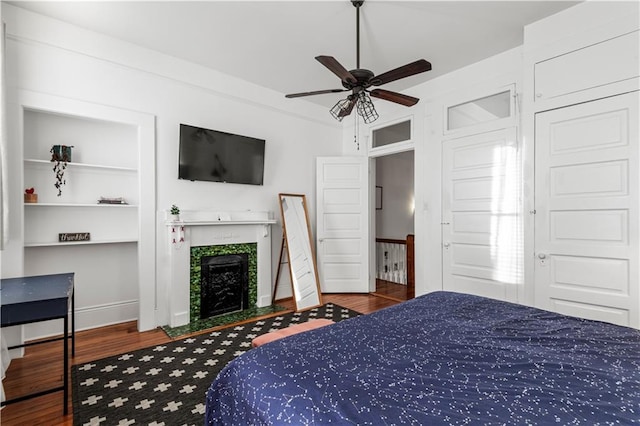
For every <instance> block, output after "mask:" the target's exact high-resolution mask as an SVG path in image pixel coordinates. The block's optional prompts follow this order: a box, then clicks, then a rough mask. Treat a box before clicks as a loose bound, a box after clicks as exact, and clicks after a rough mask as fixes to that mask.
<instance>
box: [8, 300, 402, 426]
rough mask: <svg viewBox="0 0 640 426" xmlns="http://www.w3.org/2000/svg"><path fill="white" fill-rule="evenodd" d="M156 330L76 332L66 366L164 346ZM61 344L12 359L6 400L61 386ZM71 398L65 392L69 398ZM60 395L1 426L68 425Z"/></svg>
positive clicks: (32, 403)
mask: <svg viewBox="0 0 640 426" xmlns="http://www.w3.org/2000/svg"><path fill="white" fill-rule="evenodd" d="M323 302H324V303H329V302H331V303H335V304H337V305H340V306H343V307H345V308H349V309H352V310H354V311H357V312H361V313H364V314H367V313H371V312H374V311H377V310H379V309H382V308H386V307H388V306H391V305H395V304H396V303H398V302H396V301H394V300H391V299H386V298H381V297H376V296H373V295H369V294H325V295H323ZM277 303H278V304H279V305H281V306H284V307H286V308H290V309H293V301H292V300H281V301H278V302H277ZM169 341H171V338H169V337H168V336H167V335H166V334H165V332H164V331H162V330H161V329H159V328H158V329H155V330H152V331H146V332H143V333H139V332H138V331H137V330H136V323H135V322H127V323H122V324H116V325H112V326H108V327H101V328H95V329H91V330H86V331H80V332H78V333H76V356H75V358H73V359H72V361H71V362H72V364H81V363H85V362H87V361H91V360H94V359H100V358H105V357H108V356H112V355H116V354H119V353H123V352H127V351H132V350H136V349H141V348H145V347H148V346H153V345H158V344H161V343H165V342H169ZM61 353H62V343H61V342H51V343H43V344H41V345H37V346H34V347H29V348H27V349H26V352H25V356H24V357H23V358H18V359H14V360H12V361H11V365H10V366H9V369H8V370H7V374H6V378H5V379H4V380H3V382H2V384H3V386H4V389H5V393H6V395H7V398H13V397H16V396H19V395H24V394H26V393H31V392H34V391H37V390H42V389H46V388H49V387H56V386H60V384H61V383H62V374H63V373H62V371H63V366H62V357H61ZM69 395H71V392H70V393H69ZM61 403H62V392H55V393H51V394H48V395H44V396H41V397H38V398H33V399H29V400H26V401H22V402H18V403H15V404H11V405H8V406H5V407H4V408H3V409H2V411H0V423H1V424H2V425H6V426H9V425H29V426H35V425H47V426H51V425H73V407H72V405H71V396H69V401H68V402H67V404H68V408H69V414H68V415H66V416H65V415H63V414H62V413H63V411H62V405H61Z"/></svg>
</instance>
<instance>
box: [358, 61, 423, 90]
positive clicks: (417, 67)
mask: <svg viewBox="0 0 640 426" xmlns="http://www.w3.org/2000/svg"><path fill="white" fill-rule="evenodd" d="M429 70H431V64H430V63H429V62H428V61H426V60H424V59H418V60H417V61H415V62H412V63H410V64H407V65H403V66H401V67H399V68H396V69H393V70H391V71H387V72H385V73H382V74H380V75H377V76H375V77H372V78H371V80H369V81H370V83H371V85H373V86H380V85H382V84H386V83H390V82H392V81H396V80H400V79H401V78H405V77H409V76H411V75H415V74H420V73H421V72H425V71H429Z"/></svg>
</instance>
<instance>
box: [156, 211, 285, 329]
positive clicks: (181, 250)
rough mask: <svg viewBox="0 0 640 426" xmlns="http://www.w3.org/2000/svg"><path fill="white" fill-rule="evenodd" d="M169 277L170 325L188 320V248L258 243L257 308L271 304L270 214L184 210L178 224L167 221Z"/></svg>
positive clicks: (189, 253) (272, 221)
mask: <svg viewBox="0 0 640 426" xmlns="http://www.w3.org/2000/svg"><path fill="white" fill-rule="evenodd" d="M165 223H166V226H167V232H168V236H169V238H168V250H169V263H170V269H171V275H170V280H169V285H168V293H169V294H168V296H169V297H168V299H169V326H171V327H178V326H181V325H185V324H188V323H189V321H190V318H189V316H190V306H189V303H190V302H189V291H190V289H189V273H190V271H189V265H190V260H191V247H195V246H209V245H225V244H243V243H257V257H258V259H257V262H258V270H257V275H258V289H257V290H258V294H257V300H256V304H257V306H258V307H263V306H269V305H270V304H271V297H272V294H271V293H272V291H271V290H272V289H271V232H270V226H271V225H273V224H275V223H276V221H275V220H274V219H273V214H272V212H252V211H245V212H207V211H184V212H181V213H180V220H179V221H166V222H165Z"/></svg>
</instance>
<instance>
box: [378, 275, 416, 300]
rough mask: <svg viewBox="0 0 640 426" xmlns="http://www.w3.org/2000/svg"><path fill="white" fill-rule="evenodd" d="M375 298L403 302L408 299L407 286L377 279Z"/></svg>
mask: <svg viewBox="0 0 640 426" xmlns="http://www.w3.org/2000/svg"><path fill="white" fill-rule="evenodd" d="M373 294H374V295H375V296H379V297H384V298H387V299H391V300H395V301H397V302H403V301H405V300H407V299H408V297H407V286H406V285H403V284H397V283H392V282H390V281H385V280H378V279H376V291H375V292H374V293H373Z"/></svg>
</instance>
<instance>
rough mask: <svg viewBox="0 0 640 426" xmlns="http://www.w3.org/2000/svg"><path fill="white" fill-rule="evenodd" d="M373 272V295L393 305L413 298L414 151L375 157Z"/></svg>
mask: <svg viewBox="0 0 640 426" xmlns="http://www.w3.org/2000/svg"><path fill="white" fill-rule="evenodd" d="M374 161H375V186H376V188H375V189H376V190H375V215H374V220H375V228H374V229H375V237H376V238H375V240H376V243H375V250H376V254H375V257H374V259H375V268H374V269H375V271H376V286H375V291H374V292H373V293H372V294H374V295H375V296H379V297H384V298H387V299H392V300H396V301H404V300H408V299H410V298H413V297H414V294H415V290H414V288H413V285H412V284H413V283H412V279H413V276H412V275H413V274H412V273H411V271H412V267H413V248H412V247H413V235H414V213H415V206H414V164H415V161H414V151H413V150H411V151H404V152H399V153H394V154H388V155H384V156H380V157H376V158H375V159H374Z"/></svg>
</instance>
